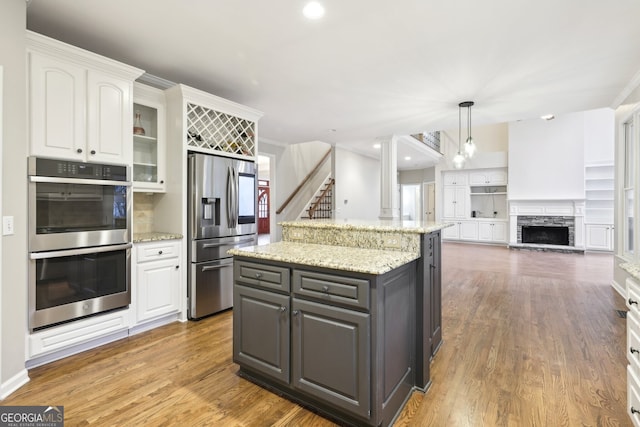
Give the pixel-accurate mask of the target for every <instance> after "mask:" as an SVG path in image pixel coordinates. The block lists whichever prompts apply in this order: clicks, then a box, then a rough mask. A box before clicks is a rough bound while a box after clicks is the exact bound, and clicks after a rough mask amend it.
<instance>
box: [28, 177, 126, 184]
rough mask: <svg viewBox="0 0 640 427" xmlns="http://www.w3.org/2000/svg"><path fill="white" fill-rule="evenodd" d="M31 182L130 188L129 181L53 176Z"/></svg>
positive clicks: (31, 179) (34, 179)
mask: <svg viewBox="0 0 640 427" xmlns="http://www.w3.org/2000/svg"><path fill="white" fill-rule="evenodd" d="M29 182H50V183H53V184H89V185H121V186H125V187H130V186H131V182H129V181H111V180H107V179H80V178H56V177H52V176H33V175H31V176H30V177H29Z"/></svg>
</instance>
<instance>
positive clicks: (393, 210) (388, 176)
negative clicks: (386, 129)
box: [379, 135, 400, 219]
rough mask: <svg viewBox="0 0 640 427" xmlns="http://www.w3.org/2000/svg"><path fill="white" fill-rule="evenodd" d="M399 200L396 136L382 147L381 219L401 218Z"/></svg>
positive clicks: (384, 142)
mask: <svg viewBox="0 0 640 427" xmlns="http://www.w3.org/2000/svg"><path fill="white" fill-rule="evenodd" d="M399 206H400V204H399V200H398V139H397V137H396V136H395V135H394V136H392V137H390V138H389V139H386V140H383V141H381V147H380V215H379V218H380V219H397V218H400V207H399Z"/></svg>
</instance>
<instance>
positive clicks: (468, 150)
mask: <svg viewBox="0 0 640 427" xmlns="http://www.w3.org/2000/svg"><path fill="white" fill-rule="evenodd" d="M460 107H466V108H467V141H466V142H465V143H464V155H465V157H467V158H469V159H470V158H472V157H473V155H474V154H475V152H476V144H475V143H474V142H473V138H472V137H471V107H473V101H465V102H461V103H460Z"/></svg>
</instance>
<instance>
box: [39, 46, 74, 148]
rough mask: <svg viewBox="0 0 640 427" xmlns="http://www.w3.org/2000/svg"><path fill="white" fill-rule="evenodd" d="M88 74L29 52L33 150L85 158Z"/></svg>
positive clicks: (65, 63)
mask: <svg viewBox="0 0 640 427" xmlns="http://www.w3.org/2000/svg"><path fill="white" fill-rule="evenodd" d="M86 76H87V74H86V71H85V70H84V69H83V68H81V67H78V66H75V65H73V64H69V63H67V62H64V61H60V60H58V59H55V58H51V57H49V56H44V55H39V54H37V53H30V54H29V77H30V78H29V81H30V91H29V94H30V100H29V101H30V102H29V106H30V110H31V114H30V117H29V123H30V130H31V134H30V137H31V154H33V155H39V156H45V157H66V158H71V159H83V158H84V153H83V150H84V148H85V146H86V121H85V120H84V112H85V110H86V92H85V88H86V86H87V83H86Z"/></svg>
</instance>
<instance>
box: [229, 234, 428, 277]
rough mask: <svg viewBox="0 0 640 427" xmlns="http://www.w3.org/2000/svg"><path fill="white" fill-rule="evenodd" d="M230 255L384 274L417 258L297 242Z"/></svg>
mask: <svg viewBox="0 0 640 427" xmlns="http://www.w3.org/2000/svg"><path fill="white" fill-rule="evenodd" d="M228 254H230V255H237V256H246V257H250V258H257V259H262V260H271V261H281V262H288V263H293V264H302V265H308V266H312V267H325V268H332V269H336V270H344V271H355V272H359V273H367V274H383V273H386V272H388V271H391V270H393V269H394V268H397V267H400V266H402V265H404V264H406V263H408V262H411V261H413V260H415V259H418V256H417V255H416V254H414V253H411V252H400V251H385V250H378V249H362V248H351V247H346V246H330V245H317V244H312V243H294V242H275V243H270V244H268V245H261V246H246V247H243V248H236V249H231V250H229V251H228Z"/></svg>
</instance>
